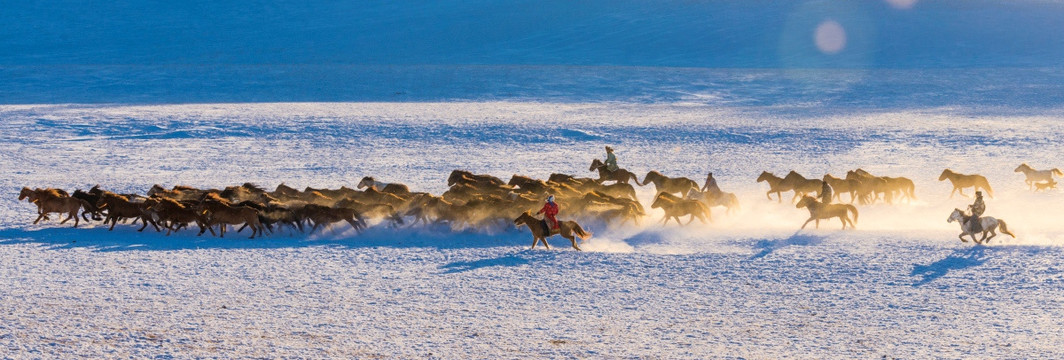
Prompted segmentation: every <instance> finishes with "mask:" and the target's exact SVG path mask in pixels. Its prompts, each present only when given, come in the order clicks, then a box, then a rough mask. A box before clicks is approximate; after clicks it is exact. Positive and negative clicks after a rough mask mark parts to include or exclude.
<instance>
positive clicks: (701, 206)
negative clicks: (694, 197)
mask: <svg viewBox="0 0 1064 360" xmlns="http://www.w3.org/2000/svg"><path fill="white" fill-rule="evenodd" d="M695 204H698V205H697V206H698V209H699V210H700V211H702V213H703V214H705V215H706V218H709V221H710V222H713V213H711V212H710V211H709V206H707V205H706V204H705V203H703V202H701V201H695Z"/></svg>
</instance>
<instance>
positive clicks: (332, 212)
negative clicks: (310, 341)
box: [19, 159, 1064, 250]
mask: <svg viewBox="0 0 1064 360" xmlns="http://www.w3.org/2000/svg"><path fill="white" fill-rule="evenodd" d="M588 170H589V171H591V172H597V173H598V178H585V177H577V176H574V175H567V174H557V173H556V174H551V175H550V177H548V178H547V179H546V180H542V179H534V178H530V177H524V176H519V175H513V176H512V177H511V178H510V180H509V181H508V182H505V181H503V180H502V179H499V178H497V177H494V176H491V175H483V174H473V173H471V172H468V171H463V170H454V171H452V172H451V174H450V176H449V177H448V178H447V185H448V186H449V188H448V190H447V191H445V192H444V193H442V194H441V195H438V196H437V195H434V194H430V193H427V192H415V191H411V190H410V189H409V187H407V186H406V185H404V184H401V183H383V182H380V181H377V180H376V179H374V178H372V177H365V178H363V179H362V180H361V181H360V182H359V183H358V184H357V185H356V186H355V188H354V189H352V188H348V187H346V186H344V187H341V188H339V189H314V188H309V187H308V188H305V189H303V190H298V189H294V188H291V187H289V186H286V185H284V184H283V183H282V184H280V185H278V186H277V187H276V188H275V189H274V190H273V191H268V190H265V189H263V188H261V187H259V186H257V185H254V184H250V183H245V184H243V185H240V186H230V187H226V188H224V189H198V188H194V187H189V186H174V187H172V188H169V189H167V188H164V187H163V186H160V185H154V186H152V187H151V188H150V189H149V190H148V191H147V192H146V193H145V194H143V195H141V194H117V193H113V192H110V191H107V190H104V189H101V188H100V186H99V185H97V186H94V187H92V188H91V189H89V190H88V191H82V190H80V189H78V190H75V191H74V193H73V194H70V193H68V192H66V191H64V190H62V189H56V188H45V189H41V188H36V189H30V188H22V191H21V192H20V194H19V200H20V201H21V200H26V201H27V202H29V203H31V204H35V205H36V206H37V218H36V220H34V222H33V223H34V224H37V223H39V222H40V221H41V220H48V215H49V214H53V213H59V214H60V217H62V215H63V214H66V215H67V217H66V219H63V220H62V221H60V224H63V223H66V222H67V221H70V220H74V227H77V226H78V224H79V218H80V220H85V221H103V224H104V225H105V226H107V225H108V224H110V227H109V229H110V230H113V229H114V227H115V226H116V225H117V224H118V223H119V222H122V223H126V222H127V221H131V223H132V224H136V223H137V222H138V221H139V222H140V223H141V224H140V228H139V229H138V231H143V230H144V229H145V228H147V227H148V226H151V227H152V228H154V229H155V230H156V231H162V230H163V229H166V235H167V236H169V235H170V234H171V233H173V232H176V231H179V230H181V229H184V228H190V226H191V225H193V224H195V225H196V226H197V227H198V229H199V230H198V231H199V232H198V235H202V234H203V233H205V232H207V231H209V232H211V234H214V235H216V236H222V237H224V236H225V233H226V228H227V226H228V225H232V226H234V227H235V226H240V228H238V229H237V232H240V231H243V230H244V229H245V228H250V231H251V236H250V237H251V238H255V237H256V236H262V235H266V234H268V233H270V234H272V233H275V232H278V231H289V232H295V231H298V232H305V231H308V230H307V229H308V228H309V232H310V233H313V232H315V231H317V230H318V229H320V228H327V227H329V226H331V225H333V224H336V223H341V222H346V223H348V224H349V225H350V226H351V227H352V228H354V229H355V230H356V231H361V230H363V229H365V228H366V227H367V224H368V222H373V223H382V224H385V226H391V227H400V226H412V225H418V224H425V225H428V224H442V225H448V226H450V227H451V228H452V229H454V230H466V229H472V230H478V231H484V230H490V229H497V228H499V227H508V226H511V225H510V224H513V225H515V226H527V228H528V229H529V230H530V231H531V232H532V235H533V243H532V248H535V247H536V245H537V243H539V242H542V243H543V245H544V246H545V247H548V248H549V246H548V245H547V242H546V238H547V237H549V236H552V235H560V236H562V237H564V238H566V239H568V240H569V241H570V242H571V243H572V246H573V248H575V249H577V250H580V247H579V246H578V245H577V241H576V239H577V238H581V239H583V240H586V239H588V238H590V236H591V233H590V232H588V231H587V230H585V229H584V228H583V227H582V226H580V225H579V224H578V222H586V221H591V222H597V223H602V224H606V225H614V224H625V223H628V222H632V223H634V224H639V223H640V221H641V219H642V218H643V217H645V216H646V215H647V213H646V209H645V208H644V206H643V204H642V203H640V201H639V199H638V198H637V196H636V190H635V187H634V186H632V184H631V183H634V184H635V185H637V186H640V187H643V186H649V185H653V186H654V191H655V192H654V193H655V194H656V195H655V196H654V197H653V200H652V202H651V205H650V207H651V208H653V209H661V210H662V211H663V212H664V217H663V218H662V219H661V220H660V222H661V223H662V225H663V226H664V225H667V224H668V222H669V220H675V221H676V223H677V224H680V223H681V221H680V220H681V217H688V216H689V219H688V220H687V223H686V224H690V223H692V222H693V221H694V220H695V219H698V220H699V221H701V222H702V223H706V222H707V221H712V215H711V212H710V209H711V208H714V207H718V206H720V207H724V208H725V209H726V211H727V212H728V213H731V212H734V211H736V210H738V208H739V201H738V197H737V196H736V195H735V194H734V193H729V192H725V191H722V190H721V189H720V188H719V187H718V186H717V183H716V180H715V179H714V178H713V173H709V174H708V175H707V177H706V180H705V182H704V184H703V185H699V184H698V183H697V182H696V181H694V180H691V179H688V178H685V177H669V176H666V175H663V174H661V173H659V172H657V171H650V172H648V173H647V174H646V175H645V176H644V177H643V181H642V182H640V181H639V178H638V177H637V176H636V175H635V174H634V173H632V172H630V171H628V170H625V169H617V170H614V171H610V170H608V169H607V168H606V166H604V164H603V163H602V162H601V161H599V160H598V159H596V160H595V161H593V162H592V163H591V166H590V168H589V169H588ZM1015 171H1016V172H1022V173H1023V174H1024V175H1025V176H1026V180H1025V181H1026V183H1027V184H1028V186H1029V188H1030V189H1032V190H1034V191H1044V190H1046V189H1050V188H1053V187H1054V186H1055V185H1056V181H1055V180H1054V176H1064V173H1062V172H1061V171H1060V170H1058V169H1050V170H1041V171H1039V170H1035V169H1032V168H1031V167H1030V166H1028V165H1027V164H1022V165H1020V166H1019V167H1017V168H1016V170H1015ZM945 180H949V181H950V183H952V185H953V191H951V192H950V197H951V198H952V197H953V195H954V194H956V193H959V194H961V195H962V196H967V195H965V194H964V192H963V189H967V188H973V190H975V191H984V192H986V194H987V195H989V196H990V197H991V198H992V197H993V194H994V193H993V190H992V189H991V188H990V184H989V182H988V181H987V180H986V178H985V177H983V176H981V175H965V174H959V173H956V172H953V171H951V170H950V169H946V170H943V171H942V174H941V175H940V176H939V181H945ZM757 181H758V182H759V183H760V182H765V183H767V184H768V186H769V190H768V191H767V192H766V193H765V196H766V197H768V199H769V200H773V198H772V194H775V195H776V199H775V200H776V201H777V202H782V201H783V193H786V192H793V193H794V195H793V197H792V199H791V202H792V203H795V206H796V207H797V208H805V209H807V210H808V211H809V219H808V220H807V221H806V222H805V223H804V224H803V225H802V228H803V229H804V228H805V227H806V226H807V225H808V224H809V223H810V222H814V221H815V222H816V227H819V224H820V220H828V219H834V218H837V219H839V221H841V222H842V227H843V229H845V228H846V227H847V225H849V226H850V228H851V229H852V228H854V227H855V225H856V223H857V218H858V213H857V208H856V207H855V206H854V205H853V204H854V203H855V202H856V203H858V204H872V203H876V202H880V201H881V202H884V203H888V204H889V203H895V202H902V201H904V202H911V201H913V200H915V199H916V194H915V186H914V185H913V182H912V180H910V179H907V178H904V177H890V176H876V175H873V174H871V173H869V172H867V171H864V170H862V169H856V170H852V171H849V172H847V173H846V176H845V178H836V177H833V176H831V175H830V174H828V175H824V176H823V177H822V178H820V179H817V178H805V177H804V176H802V175H800V174H799V173H797V172H795V171H791V172H790V173H788V174H787V175H785V176H783V177H779V176H776V175H774V174H772V173H769V172H763V173H761V176H759V177H758V178H757ZM827 190H831V191H832V193H831V195H830V196H824V195H825V194H826V191H827ZM821 192H824V194H822V193H821ZM547 195H554V197H555V199H556V202H557V203H558V204H559V205H560V206H561V208H562V209H563V210H562V211H563V214H564V216H563V217H564V218H568V219H573V220H569V221H560V224H559V225H560V226H559V227H558V228H554V229H552V228H551V227H549V226H547V225H546V223H545V222H544V221H543V220H541V219H539V218H537V217H536V216H535V215H534V214H533V213H532V210H533V209H536V208H538V207H539V206H541V205H542V203H543V201H544V199H545V198H546V197H547ZM843 195H848V196H846V197H845V198H844V197H843ZM851 215H852V217H851ZM968 219H969V216H968V214H966V213H965V212H964V211H962V210H960V209H954V212H953V214H951V215H950V218H949V221H950V222H954V221H956V222H957V223H958V224H960V226H961V230H962V233H961V234H960V235H959V236H958V237H960V239H961V240H962V241H967V240H966V239H965V238H964V236H965V235H969V236H971V238H972V240H973V241H974V242H976V243H982V242H984V241H989V239H991V238H993V237H994V236H996V235H997V232H996V231H997V230H998V229H1000V230H1001V231H1002V233H1005V234H1008V235H1011V236H1013V237H1015V235H1013V234H1012V233H1011V232H1009V230H1008V228H1007V225H1006V224H1005V222H1004V221H1003V220H998V219H995V218H993V217H990V216H984V217H981V218H980V222H981V224H982V228H981V229H982V230H981V231H971V230H969V226H968ZM215 229H217V231H215ZM979 233H981V235H982V238H981V239H976V235H977V234H979Z"/></svg>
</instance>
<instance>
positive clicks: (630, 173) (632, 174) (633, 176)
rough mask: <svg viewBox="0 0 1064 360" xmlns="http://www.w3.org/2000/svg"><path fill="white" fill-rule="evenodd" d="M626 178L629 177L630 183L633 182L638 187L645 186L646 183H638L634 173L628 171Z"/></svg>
mask: <svg viewBox="0 0 1064 360" xmlns="http://www.w3.org/2000/svg"><path fill="white" fill-rule="evenodd" d="M628 177H629V178H631V179H632V181H634V182H635V184H636V185H639V186H644V185H646V183H641V182H639V177H638V176H635V173H633V172H631V171H629V172H628Z"/></svg>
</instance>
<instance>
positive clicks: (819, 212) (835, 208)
mask: <svg viewBox="0 0 1064 360" xmlns="http://www.w3.org/2000/svg"><path fill="white" fill-rule="evenodd" d="M794 207H796V208H799V209H801V208H803V207H804V208H807V209H809V220H806V221H805V223H804V224H802V229H805V226H806V225H809V222H810V221H814V220H815V221H816V228H817V229H819V228H820V220H823V219H831V218H833V217H837V218H839V220H840V221H842V228H843V229H846V224H847V223H849V224H850V228H851V229H854V228H856V227H857V226H856V225H855V224H856V223H857V207H855V206H853V205H850V204H824V203H822V202H819V201H817V200H816V198H814V197H811V196H803V197H802V200H800V201H798V204H797V205H795V206H794ZM847 212H851V213H853V220H852V221H851V220H850V217H849V214H848V213H847Z"/></svg>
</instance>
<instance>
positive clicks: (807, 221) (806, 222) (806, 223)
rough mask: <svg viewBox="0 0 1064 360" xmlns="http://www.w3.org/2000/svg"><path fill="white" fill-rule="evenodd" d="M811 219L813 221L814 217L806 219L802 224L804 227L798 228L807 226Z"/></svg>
mask: <svg viewBox="0 0 1064 360" xmlns="http://www.w3.org/2000/svg"><path fill="white" fill-rule="evenodd" d="M810 221H813V218H809V220H806V221H805V224H802V228H801V229H798V230H802V229H805V226H806V225H809V222H810Z"/></svg>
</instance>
